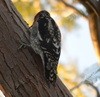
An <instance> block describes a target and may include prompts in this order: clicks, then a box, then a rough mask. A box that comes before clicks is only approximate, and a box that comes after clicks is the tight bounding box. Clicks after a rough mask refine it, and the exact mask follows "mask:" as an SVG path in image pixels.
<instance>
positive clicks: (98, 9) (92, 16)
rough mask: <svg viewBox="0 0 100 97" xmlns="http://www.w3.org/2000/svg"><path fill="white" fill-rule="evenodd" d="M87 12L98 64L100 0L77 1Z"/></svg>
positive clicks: (99, 49) (99, 58)
mask: <svg viewBox="0 0 100 97" xmlns="http://www.w3.org/2000/svg"><path fill="white" fill-rule="evenodd" d="M79 1H80V2H81V3H82V4H83V5H84V6H85V7H86V9H87V11H88V14H89V15H88V20H89V27H90V33H91V37H92V41H93V45H94V48H95V52H96V55H97V58H98V61H99V62H100V0H84V1H83V0H79Z"/></svg>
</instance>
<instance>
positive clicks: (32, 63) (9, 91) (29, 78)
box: [0, 0, 72, 97]
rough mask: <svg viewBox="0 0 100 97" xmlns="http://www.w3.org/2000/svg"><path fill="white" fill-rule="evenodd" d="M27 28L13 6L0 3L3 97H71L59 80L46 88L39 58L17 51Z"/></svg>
mask: <svg viewBox="0 0 100 97" xmlns="http://www.w3.org/2000/svg"><path fill="white" fill-rule="evenodd" d="M28 28H29V27H28V25H27V24H26V22H25V21H24V20H23V19H22V17H21V15H20V14H19V13H18V12H17V10H16V8H15V7H14V6H13V4H12V2H11V1H10V0H0V90H2V91H3V93H4V94H5V96H6V97H72V96H71V94H70V93H69V91H68V90H67V89H66V87H65V86H64V85H63V83H62V82H61V81H60V79H59V78H57V83H56V86H55V87H54V86H50V87H48V85H47V83H46V81H45V78H44V77H43V70H42V62H41V59H40V57H39V55H37V54H35V53H34V51H33V52H32V54H31V53H30V52H29V49H27V48H26V49H22V50H21V51H18V47H19V46H20V42H21V41H24V42H28V39H29V36H28V33H27V30H28Z"/></svg>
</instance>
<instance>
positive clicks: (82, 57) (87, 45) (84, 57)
mask: <svg viewBox="0 0 100 97" xmlns="http://www.w3.org/2000/svg"><path fill="white" fill-rule="evenodd" d="M77 23H78V24H79V25H80V27H79V28H78V29H75V30H73V31H72V32H68V33H66V32H67V30H66V29H62V28H61V33H62V37H63V38H62V52H61V56H60V61H59V62H60V63H62V64H64V65H67V64H68V63H69V62H70V61H73V62H75V63H76V65H77V67H78V70H79V71H80V72H82V71H84V69H86V68H87V67H89V66H90V65H92V64H94V63H97V58H96V54H95V51H94V47H93V44H92V41H91V36H90V32H89V25H88V21H87V20H85V19H84V18H82V17H80V18H79V19H78V20H77Z"/></svg>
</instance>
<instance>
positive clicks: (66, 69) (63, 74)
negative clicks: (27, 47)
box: [0, 0, 100, 97]
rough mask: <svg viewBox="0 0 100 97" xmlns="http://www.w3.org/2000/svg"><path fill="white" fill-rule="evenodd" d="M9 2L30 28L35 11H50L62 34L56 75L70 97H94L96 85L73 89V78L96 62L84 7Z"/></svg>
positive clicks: (73, 1) (56, 0) (57, 0)
mask: <svg viewBox="0 0 100 97" xmlns="http://www.w3.org/2000/svg"><path fill="white" fill-rule="evenodd" d="M12 1H13V3H14V5H15V6H16V8H17V10H18V11H19V12H20V14H21V15H22V17H23V18H24V20H25V21H26V22H27V23H28V25H29V26H31V25H32V23H33V21H34V16H35V15H36V14H37V12H39V11H40V10H47V11H49V12H50V14H51V17H52V18H53V19H54V20H55V21H56V23H57V24H58V26H59V28H60V30H61V35H62V50H61V56H60V60H59V66H58V76H59V77H60V79H61V80H62V81H63V83H64V84H65V85H66V87H67V88H68V89H69V90H70V91H71V94H72V95H73V97H97V96H96V95H97V91H99V87H100V83H96V84H95V86H93V85H88V86H87V85H85V84H83V85H79V86H78V87H76V86H77V85H78V84H79V81H78V80H76V79H77V77H78V76H79V75H80V74H81V73H82V72H83V71H84V70H85V69H86V68H87V67H89V66H91V65H92V64H94V63H97V61H98V60H97V55H96V53H95V50H94V46H93V42H92V39H91V35H90V28H89V22H88V19H87V15H88V13H87V10H86V8H85V7H84V6H83V5H82V4H81V3H78V2H77V0H65V1H64V0H12ZM73 87H74V88H73ZM96 89H97V90H96ZM99 96H100V95H99ZM0 97H1V96H0Z"/></svg>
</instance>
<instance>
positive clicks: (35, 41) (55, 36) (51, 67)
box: [30, 10, 61, 84]
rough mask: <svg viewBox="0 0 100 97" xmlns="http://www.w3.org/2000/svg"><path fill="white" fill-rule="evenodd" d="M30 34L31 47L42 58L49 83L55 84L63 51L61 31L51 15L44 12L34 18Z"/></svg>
mask: <svg viewBox="0 0 100 97" xmlns="http://www.w3.org/2000/svg"><path fill="white" fill-rule="evenodd" d="M30 32H31V33H30V47H32V48H33V50H34V51H35V52H36V53H37V54H39V55H40V56H41V59H42V62H43V65H44V75H45V78H46V80H47V82H48V83H51V84H55V82H56V79H57V65H58V61H59V57H60V50H61V34H60V30H59V28H58V26H57V24H56V23H55V21H54V20H53V18H52V17H51V16H50V14H49V13H48V12H47V11H45V10H43V11H40V12H39V13H37V15H36V16H35V17H34V22H33V25H32V26H31V27H30Z"/></svg>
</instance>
